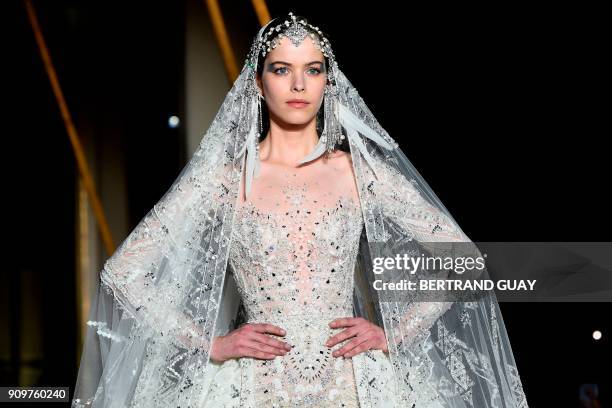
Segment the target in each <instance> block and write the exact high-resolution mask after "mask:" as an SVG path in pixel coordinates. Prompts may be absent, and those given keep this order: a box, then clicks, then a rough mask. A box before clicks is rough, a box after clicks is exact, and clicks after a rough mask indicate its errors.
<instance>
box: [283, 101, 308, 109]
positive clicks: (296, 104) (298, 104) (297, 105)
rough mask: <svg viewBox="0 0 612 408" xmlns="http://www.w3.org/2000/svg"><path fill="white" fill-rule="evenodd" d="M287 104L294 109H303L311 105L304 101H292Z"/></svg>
mask: <svg viewBox="0 0 612 408" xmlns="http://www.w3.org/2000/svg"><path fill="white" fill-rule="evenodd" d="M287 104H288V105H289V106H291V107H293V108H303V107H305V106H307V105H308V104H309V103H308V102H306V101H304V100H302V99H292V100H290V101H287Z"/></svg>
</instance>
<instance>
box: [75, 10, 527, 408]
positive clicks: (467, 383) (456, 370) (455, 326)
mask: <svg viewBox="0 0 612 408" xmlns="http://www.w3.org/2000/svg"><path fill="white" fill-rule="evenodd" d="M275 21H276V20H272V21H271V22H270V23H268V25H266V26H265V27H263V28H262V29H261V30H260V31H259V33H258V34H257V36H256V37H255V40H254V42H253V46H252V47H251V53H250V55H249V58H247V61H246V62H245V65H244V67H243V69H242V71H241V73H240V75H239V77H238V78H237V79H236V81H235V82H234V84H233V86H232V88H231V89H230V91H229V92H228V94H227V96H226V98H225V100H224V102H223V104H222V106H221V108H220V109H219V111H218V113H217V115H216V117H215V118H214V120H213V122H212V124H211V125H210V127H209V129H208V131H207V132H206V134H205V135H204V137H203V138H202V141H201V143H200V145H199V147H198V149H197V151H196V152H195V154H194V155H193V157H192V158H191V159H190V161H189V162H188V163H187V165H186V166H185V168H184V169H183V170H182V172H181V173H180V175H179V176H178V178H177V179H176V180H175V181H174V183H173V184H172V185H171V187H170V188H169V189H168V191H167V192H166V193H165V194H164V196H163V197H162V198H161V199H160V200H159V202H158V203H157V204H155V206H154V207H153V208H152V209H151V210H150V211H149V212H148V213H147V214H146V215H145V216H144V217H143V218H142V220H140V222H139V223H138V225H137V226H136V227H135V228H134V230H133V231H132V232H131V233H130V234H129V235H128V236H127V238H126V239H125V240H124V241H123V242H122V243H121V245H120V246H119V248H118V249H117V250H116V251H115V252H114V253H113V254H112V256H111V257H110V258H109V259H108V260H107V261H106V263H105V264H104V268H103V270H102V272H101V274H100V284H99V286H98V289H97V292H96V294H95V297H94V299H93V302H92V307H91V311H90V315H89V321H88V325H89V328H88V332H87V337H86V343H85V346H84V350H83V354H82V357H81V365H80V369H79V373H78V379H77V384H76V389H75V394H74V396H73V400H72V406H74V407H128V406H139V407H140V406H142V407H167V406H186V407H187V406H190V403H193V402H194V401H196V400H197V396H198V395H200V394H199V393H202V392H205V391H206V390H205V387H206V386H207V384H208V382H209V380H210V376H211V374H210V370H209V369H210V364H209V348H210V342H211V339H212V338H213V336H215V335H218V334H225V333H226V332H227V331H228V330H231V329H232V328H233V327H234V326H235V324H236V321H235V317H236V310H237V303H236V302H237V300H236V299H237V295H236V292H235V290H233V289H232V287H231V282H230V280H229V279H226V271H227V265H228V253H229V247H230V244H231V242H230V237H231V232H232V228H233V224H234V218H235V211H234V210H235V208H236V203H237V199H238V191H239V185H240V181H241V177H242V175H243V174H244V172H243V170H244V168H245V166H246V168H247V169H252V168H253V162H249V157H250V158H251V159H252V158H253V154H252V152H253V151H254V149H253V147H254V146H253V144H252V143H253V142H252V140H253V138H252V137H251V136H252V135H253V132H254V131H255V129H257V125H258V117H257V115H258V112H257V109H256V102H257V96H256V95H254V94H253V92H252V86H253V84H254V75H255V69H254V66H256V64H257V50H256V48H257V47H256V43H257V41H258V40H259V39H260V38H261V35H262V33H263V32H264V30H265V29H266V28H267V27H268V26H269V25H270V24H271V23H273V22H275ZM330 69H331V70H332V71H333V72H332V73H333V76H334V78H335V82H336V87H337V89H338V93H337V96H335V97H337V100H336V102H337V104H338V105H337V106H338V109H337V110H336V115H338V120H339V122H340V124H341V126H342V131H343V132H344V134H345V135H346V137H347V139H348V142H349V146H350V153H351V156H352V162H353V168H354V172H355V175H356V179H357V186H358V189H359V196H360V201H361V208H362V212H363V217H364V222H365V229H364V232H363V234H362V239H361V243H360V251H359V256H358V262H357V267H356V275H355V281H356V283H357V284H356V290H355V293H354V309H355V313H356V315H358V316H363V317H365V318H367V319H370V320H372V321H373V322H375V323H376V324H378V325H379V326H381V327H384V329H385V333H386V336H387V340H388V345H389V356H390V358H391V361H392V364H393V367H394V372H395V378H396V386H397V389H398V394H399V395H398V396H399V397H400V399H401V400H402V401H403V402H404V403H405V405H403V406H413V405H412V404H416V406H426V407H436V406H440V407H526V406H527V403H526V400H525V396H524V393H523V390H522V385H521V382H520V377H519V375H518V372H517V369H516V364H515V361H514V357H513V354H512V350H511V348H510V343H509V340H508V335H507V333H506V331H505V327H504V324H503V320H502V317H501V314H500V311H499V306H498V304H497V301H496V299H495V296H494V294H493V293H486V294H484V295H481V296H479V297H477V298H476V299H474V300H472V301H469V302H460V301H457V302H449V301H422V302H417V301H410V299H408V298H405V297H403V296H402V295H400V296H399V297H394V298H384V297H381V296H380V294H379V293H377V292H376V291H375V290H373V289H372V284H373V280H374V279H379V278H380V276H379V275H378V274H375V273H374V271H373V267H372V259H374V258H375V257H379V256H389V255H390V254H395V253H402V252H407V251H415V250H417V251H419V252H423V251H425V252H428V253H443V252H444V251H448V249H449V243H452V242H464V243H465V242H469V239H468V238H467V236H466V235H465V234H464V233H463V232H462V231H461V229H460V228H459V226H457V224H456V222H455V221H454V219H453V218H452V216H451V215H450V213H449V212H448V210H447V209H446V208H445V207H444V206H443V205H442V203H441V202H440V200H439V199H438V198H437V196H436V195H435V193H434V192H433V191H432V190H431V188H430V187H429V186H428V185H427V183H426V182H425V181H424V180H423V178H422V177H421V176H420V175H419V173H418V172H417V171H416V169H414V167H413V166H412V165H411V163H410V161H409V160H408V159H407V157H406V156H405V155H404V153H403V152H402V151H401V149H400V148H399V147H397V144H396V143H395V141H394V140H393V139H392V138H391V137H390V136H389V135H388V134H387V132H386V131H385V130H384V129H383V128H382V127H381V126H380V125H379V123H378V122H377V121H376V119H375V117H374V116H373V115H372V113H371V112H370V111H369V109H368V108H367V106H366V104H365V103H364V101H363V100H362V99H361V97H360V96H359V95H358V93H357V91H356V90H355V88H354V87H353V86H352V85H351V83H350V82H349V80H348V79H347V78H346V77H345V76H344V74H343V73H342V71H341V70H340V69H339V68H338V65H337V64H335V65H332V66H331V67H330ZM326 97H327V96H326ZM245 152H246V154H245ZM247 177H248V171H247ZM396 278H398V276H396V277H395V278H393V277H389V278H388V280H393V279H396ZM360 356H361V357H360ZM356 357H359V358H360V361H362V362H363V364H367V363H368V362H367V360H366V359H364V358H363V357H362V355H357V356H355V357H353V358H356ZM145 379H146V380H145Z"/></svg>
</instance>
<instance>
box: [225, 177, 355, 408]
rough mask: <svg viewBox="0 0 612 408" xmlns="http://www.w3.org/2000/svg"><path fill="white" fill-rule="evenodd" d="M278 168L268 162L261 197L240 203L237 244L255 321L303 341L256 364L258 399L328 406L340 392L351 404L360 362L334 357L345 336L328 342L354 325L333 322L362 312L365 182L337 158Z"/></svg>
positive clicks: (235, 262)
mask: <svg viewBox="0 0 612 408" xmlns="http://www.w3.org/2000/svg"><path fill="white" fill-rule="evenodd" d="M272 170H273V169H270V168H268V169H264V170H263V171H264V172H266V171H269V172H270V173H269V174H267V175H264V177H262V180H266V181H265V182H261V183H258V182H257V181H256V182H255V183H254V184H253V190H252V194H253V195H252V199H250V200H247V201H245V202H241V203H240V205H239V207H238V208H237V211H236V218H235V224H234V232H233V241H232V247H231V252H230V265H231V267H232V271H233V274H234V278H235V280H236V285H237V288H238V291H239V293H240V295H241V297H242V300H243V303H244V306H245V310H246V315H247V320H248V322H257V323H271V324H274V325H277V326H279V327H281V328H283V329H285V330H286V333H287V334H286V336H285V337H284V338H283V340H284V341H286V342H287V343H289V344H290V345H292V347H293V348H292V350H291V351H290V352H289V353H287V354H286V355H284V356H280V357H277V358H275V359H274V360H271V361H265V360H257V361H255V362H254V364H255V366H256V371H257V372H258V374H257V375H256V378H257V381H258V382H257V384H258V385H257V387H258V391H256V392H255V394H256V395H257V396H258V397H257V401H258V402H259V403H262V404H264V405H265V406H268V405H266V404H276V403H277V402H278V399H280V400H282V401H290V400H291V401H295V403H297V404H298V406H309V404H313V405H314V406H322V405H317V404H321V403H323V400H325V401H327V402H330V401H334V400H335V401H336V402H338V401H343V403H345V402H346V404H347V405H346V406H351V405H352V402H353V403H354V402H355V398H356V394H355V384H354V377H353V373H352V365H351V362H350V360H346V361H345V360H344V359H342V358H334V357H333V356H332V355H331V353H332V352H333V351H334V350H336V349H337V348H340V347H341V346H342V345H344V344H345V342H342V343H340V344H339V345H337V347H333V348H332V349H328V348H327V347H326V346H325V342H326V341H327V339H328V338H329V337H331V336H332V335H333V334H335V333H337V332H338V331H340V330H343V329H344V328H342V329H338V328H336V329H331V328H330V327H329V326H328V324H329V322H331V321H332V320H334V319H336V318H340V317H350V316H353V303H352V296H353V279H354V276H353V273H354V267H355V262H356V259H357V251H358V248H359V238H360V235H361V231H362V228H363V220H362V216H361V208H360V206H359V200H358V199H357V198H356V197H357V194H356V188H355V187H354V185H351V183H346V178H344V176H343V175H342V170H341V169H340V168H334V167H333V166H330V165H327V166H321V168H319V169H317V168H313V169H309V170H308V171H303V172H300V171H299V170H301V169H288V170H285V171H278V170H279V169H276V171H272ZM334 172H337V174H334ZM324 175H325V176H324ZM256 180H257V179H256ZM349 180H350V179H349ZM353 189H354V190H353ZM272 394H273V395H274V397H272V396H271V395H272ZM271 398H275V399H271ZM330 398H331V399H330ZM336 398H337V399H336ZM269 406H272V405H269ZM283 406H284V405H283Z"/></svg>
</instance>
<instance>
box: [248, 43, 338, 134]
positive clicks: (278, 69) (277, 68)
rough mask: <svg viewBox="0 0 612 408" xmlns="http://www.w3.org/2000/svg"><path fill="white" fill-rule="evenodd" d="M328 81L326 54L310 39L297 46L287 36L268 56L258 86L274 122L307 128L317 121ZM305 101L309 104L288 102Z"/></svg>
mask: <svg viewBox="0 0 612 408" xmlns="http://www.w3.org/2000/svg"><path fill="white" fill-rule="evenodd" d="M326 81H327V73H326V71H325V59H324V57H323V53H322V52H321V51H320V50H319V49H317V48H316V47H315V45H314V44H313V42H312V39H311V38H310V37H306V38H304V40H303V41H302V43H301V44H300V45H299V46H298V47H296V46H294V45H293V43H292V42H291V40H289V39H288V38H287V37H283V38H282V39H281V41H280V43H279V44H278V45H277V46H276V48H274V49H273V50H272V51H270V52H269V53H268V54H266V59H265V60H264V66H263V71H262V74H261V78H259V77H258V83H259V86H260V88H261V90H262V94H263V96H264V98H265V102H266V105H267V106H268V110H269V112H270V119H271V120H272V121H274V122H275V123H277V124H279V125H281V126H282V125H304V124H307V123H309V122H310V121H312V120H314V118H315V116H316V115H317V112H318V111H319V108H320V107H321V103H322V102H323V94H324V90H325V84H326ZM294 99H302V100H305V101H306V102H307V103H306V104H305V105H292V104H290V103H288V102H290V101H291V100H294Z"/></svg>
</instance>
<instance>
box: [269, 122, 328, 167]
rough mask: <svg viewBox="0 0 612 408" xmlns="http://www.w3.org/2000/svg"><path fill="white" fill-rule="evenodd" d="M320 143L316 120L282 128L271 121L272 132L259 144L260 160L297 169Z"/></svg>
mask: <svg viewBox="0 0 612 408" xmlns="http://www.w3.org/2000/svg"><path fill="white" fill-rule="evenodd" d="M318 142H319V136H318V135H317V128H316V118H313V120H312V121H310V122H308V123H306V124H304V125H283V126H280V125H279V124H278V123H276V122H274V121H270V130H269V131H268V134H267V136H266V138H265V139H264V140H263V141H262V142H261V143H260V144H259V155H260V160H261V161H262V162H264V161H265V162H268V163H275V164H282V165H286V166H290V167H297V166H298V162H299V161H300V160H302V159H303V158H304V157H305V156H306V155H307V154H308V153H310V152H311V151H312V149H314V147H315V145H316V144H317V143H318Z"/></svg>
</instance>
